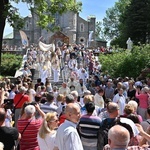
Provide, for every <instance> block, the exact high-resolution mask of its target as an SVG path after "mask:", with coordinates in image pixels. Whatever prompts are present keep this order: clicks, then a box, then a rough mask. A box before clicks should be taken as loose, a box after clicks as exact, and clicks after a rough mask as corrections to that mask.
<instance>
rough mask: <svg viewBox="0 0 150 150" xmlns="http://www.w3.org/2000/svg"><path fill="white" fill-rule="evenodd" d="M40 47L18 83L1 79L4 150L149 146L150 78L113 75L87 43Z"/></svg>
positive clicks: (0, 130)
mask: <svg viewBox="0 0 150 150" xmlns="http://www.w3.org/2000/svg"><path fill="white" fill-rule="evenodd" d="M36 50H37V49H36V48H34V47H33V48H31V49H30V50H28V53H27V61H26V62H25V64H24V70H23V74H22V76H19V77H17V78H16V81H15V83H11V81H10V79H8V78H3V79H2V81H1V83H0V87H1V89H0V96H1V97H0V142H1V144H0V150H1V147H3V146H4V150H11V149H12V148H13V147H14V146H15V147H17V148H18V149H19V148H20V150H83V149H84V150H101V149H148V148H149V141H150V135H149V133H150V127H149V124H150V107H149V104H150V79H146V80H142V81H141V80H140V79H138V78H137V79H135V80H134V79H133V78H129V77H125V78H121V77H118V78H117V79H113V78H111V77H110V76H109V74H104V73H102V70H101V64H100V63H99V61H98V60H97V58H96V57H95V56H94V53H93V51H91V50H86V49H85V48H84V46H83V45H73V46H67V45H64V46H63V47H62V48H56V50H54V51H47V52H43V51H40V52H37V51H36ZM39 67H40V68H39ZM31 69H39V78H38V79H37V81H36V83H34V82H33V79H34V74H33V73H34V71H33V70H31ZM56 70H57V72H56ZM44 71H45V72H46V73H45V74H42V73H44ZM29 73H30V74H29ZM60 73H61V74H62V78H63V83H62V85H61V86H58V84H57V83H58V82H59V76H60V75H59V74H60ZM51 76H53V80H54V83H53V84H52V83H51V81H50V77H51ZM1 145H2V146H1Z"/></svg>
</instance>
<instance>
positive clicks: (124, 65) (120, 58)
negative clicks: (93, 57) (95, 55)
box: [99, 45, 150, 78]
mask: <svg viewBox="0 0 150 150" xmlns="http://www.w3.org/2000/svg"><path fill="white" fill-rule="evenodd" d="M149 51H150V45H141V46H136V47H133V49H132V51H128V50H126V51H123V50H122V52H121V51H119V52H115V53H112V54H110V55H100V57H99V59H100V62H101V64H102V71H104V72H105V71H106V70H107V72H108V74H110V75H111V76H112V77H119V76H120V77H125V76H128V77H133V78H136V77H137V76H139V75H140V73H141V71H142V70H143V69H144V68H146V67H150V53H149Z"/></svg>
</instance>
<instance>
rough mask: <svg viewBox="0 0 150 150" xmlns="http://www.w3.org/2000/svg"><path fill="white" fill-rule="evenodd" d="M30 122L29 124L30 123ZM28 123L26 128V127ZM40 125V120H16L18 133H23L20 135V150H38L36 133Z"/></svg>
mask: <svg viewBox="0 0 150 150" xmlns="http://www.w3.org/2000/svg"><path fill="white" fill-rule="evenodd" d="M30 121H31V122H30ZM29 122H30V123H29ZM28 123H29V125H28V126H27V128H26V129H25V127H26V125H27V124H28ZM41 124H42V119H41V118H40V119H32V120H31V119H30V120H29V119H19V120H18V131H19V133H22V131H23V130H24V129H25V131H24V133H23V134H22V135H21V140H20V150H39V146H38V141H37V133H38V131H39V128H40V126H41Z"/></svg>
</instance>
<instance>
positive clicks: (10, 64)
mask: <svg viewBox="0 0 150 150" xmlns="http://www.w3.org/2000/svg"><path fill="white" fill-rule="evenodd" d="M21 62H22V56H21V55H15V54H2V62H1V69H0V72H1V75H2V76H14V75H15V72H16V70H18V69H19V68H20V66H21Z"/></svg>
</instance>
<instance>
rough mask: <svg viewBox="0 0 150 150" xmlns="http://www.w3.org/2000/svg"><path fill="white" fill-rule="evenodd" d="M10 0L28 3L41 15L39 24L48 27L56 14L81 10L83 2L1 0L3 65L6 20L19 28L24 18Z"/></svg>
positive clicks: (0, 47)
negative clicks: (3, 40)
mask: <svg viewBox="0 0 150 150" xmlns="http://www.w3.org/2000/svg"><path fill="white" fill-rule="evenodd" d="M10 2H15V3H19V2H24V3H28V5H29V9H30V10H31V12H32V11H33V8H34V7H35V8H36V9H34V13H36V14H37V15H38V17H39V21H38V22H37V24H38V25H39V26H41V27H42V28H46V29H51V28H48V24H49V23H50V22H51V23H54V22H55V17H54V16H55V14H56V13H58V14H63V13H65V12H67V11H76V12H78V11H81V6H82V3H81V2H76V1H75V0H1V5H0V66H1V50H2V39H3V32H4V28H5V23H6V20H7V21H8V22H9V23H10V25H11V26H13V27H14V26H15V27H16V28H18V29H19V27H22V25H23V19H22V18H21V17H20V16H19V13H18V10H17V9H16V8H15V7H13V6H12V5H11V3H10ZM52 27H54V26H52Z"/></svg>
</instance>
